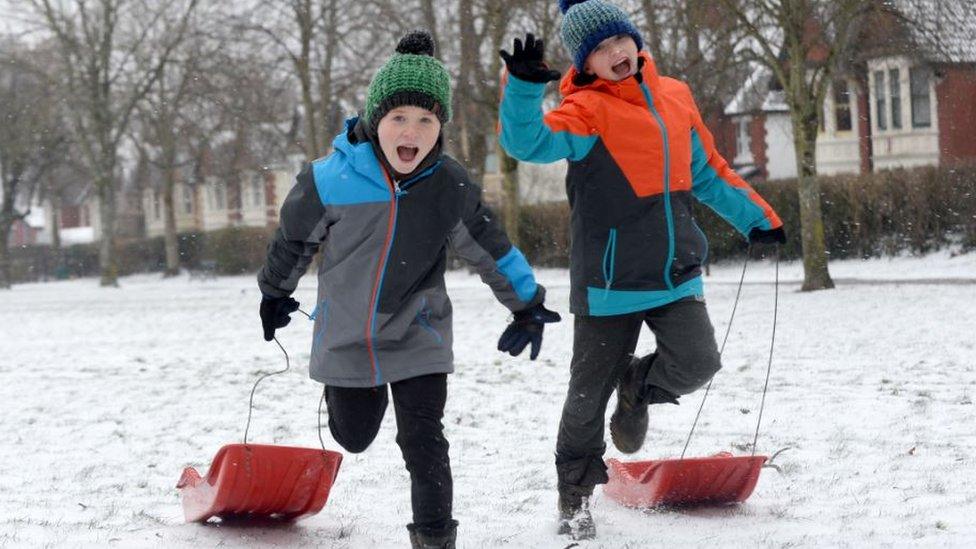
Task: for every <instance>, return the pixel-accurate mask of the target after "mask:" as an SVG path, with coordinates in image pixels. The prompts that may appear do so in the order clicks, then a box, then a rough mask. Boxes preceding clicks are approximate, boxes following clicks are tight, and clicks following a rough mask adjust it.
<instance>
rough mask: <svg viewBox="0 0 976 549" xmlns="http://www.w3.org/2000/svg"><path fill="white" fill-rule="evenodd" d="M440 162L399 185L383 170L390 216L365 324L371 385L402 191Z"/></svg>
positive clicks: (376, 378)
mask: <svg viewBox="0 0 976 549" xmlns="http://www.w3.org/2000/svg"><path fill="white" fill-rule="evenodd" d="M440 164H441V163H440V161H437V162H436V163H435V164H434V165H433V166H431V167H430V168H428V169H426V170H424V171H423V172H421V173H419V174H417V175H416V176H414V177H412V178H410V179H408V180H407V181H405V182H404V183H403V186H401V185H400V182H399V181H395V180H393V178H391V177H390V174H389V173H387V171H386V170H385V169H384V170H383V176H384V177H385V178H386V183H387V185H388V186H389V188H390V191H391V193H390V215H389V217H388V225H387V228H386V238H385V239H384V241H383V250H382V252H381V254H382V256H381V257H382V259H381V260H380V262H379V264H378V265H377V266H376V276H375V279H374V281H373V291H372V294H371V295H370V298H369V308H370V313H369V320H368V321H367V322H366V353H367V355H368V356H369V365H370V368H371V369H372V373H373V383H375V384H376V385H380V380H381V376H380V366H379V362H378V361H377V359H376V349H375V348H374V347H373V337H374V336H375V334H376V309H377V307H378V306H379V300H380V290H381V289H382V288H383V274H384V272H385V271H386V263H387V261H389V259H390V251H391V250H392V249H393V232H394V229H395V227H396V220H397V213H398V212H399V209H400V208H399V205H400V197H401V196H403V195H405V194H407V191H405V190H403V187H405V186H407V185H409V184H411V183H413V182H415V181H417V180H418V179H420V178H422V177H426V176H428V175H430V174H431V173H433V172H434V170H436V169H437V167H438V166H440Z"/></svg>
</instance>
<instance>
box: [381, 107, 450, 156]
mask: <svg viewBox="0 0 976 549" xmlns="http://www.w3.org/2000/svg"><path fill="white" fill-rule="evenodd" d="M376 133H377V135H378V137H379V140H380V148H381V149H383V155H384V156H386V160H387V161H388V162H389V163H390V166H392V167H393V169H394V170H396V171H397V172H398V173H410V172H412V171H413V170H414V169H416V168H417V166H419V165H420V162H421V161H422V160H423V159H424V158H426V157H427V154H428V153H430V151H431V149H433V148H434V145H435V144H437V136H439V135H440V133H441V121H440V120H439V119H438V118H437V115H436V114H434V113H432V112H430V111H428V110H427V109H422V108H420V107H413V106H405V107H397V108H395V109H392V110H390V112H388V113H386V116H384V117H383V118H381V119H380V123H379V125H378V126H377V128H376Z"/></svg>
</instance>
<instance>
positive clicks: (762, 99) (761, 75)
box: [725, 65, 789, 116]
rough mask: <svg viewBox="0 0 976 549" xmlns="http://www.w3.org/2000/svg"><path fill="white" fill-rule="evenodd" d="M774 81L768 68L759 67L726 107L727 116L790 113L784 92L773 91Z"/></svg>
mask: <svg viewBox="0 0 976 549" xmlns="http://www.w3.org/2000/svg"><path fill="white" fill-rule="evenodd" d="M772 79H773V75H772V72H770V70H769V68H768V67H766V66H765V65H760V66H758V67H757V68H756V70H754V71H752V74H750V75H749V78H747V79H746V81H745V83H743V84H742V86H741V87H740V88H739V91H737V92H736V94H735V97H733V98H732V100H731V101H729V102H728V104H726V105H725V114H726V115H728V116H735V115H737V114H749V113H755V112H766V113H769V112H787V111H789V108H788V107H787V106H786V100H785V98H784V96H783V92H782V90H774V89H771V88H772V86H771V83H772Z"/></svg>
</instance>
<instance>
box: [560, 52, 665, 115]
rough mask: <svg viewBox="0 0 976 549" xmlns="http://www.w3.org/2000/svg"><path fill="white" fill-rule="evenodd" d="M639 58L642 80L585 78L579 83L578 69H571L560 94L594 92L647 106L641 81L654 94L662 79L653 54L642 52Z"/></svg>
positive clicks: (632, 78)
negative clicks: (583, 91) (613, 80)
mask: <svg viewBox="0 0 976 549" xmlns="http://www.w3.org/2000/svg"><path fill="white" fill-rule="evenodd" d="M637 57H638V60H637V63H638V65H639V67H640V68H639V70H638V72H639V75H640V79H638V78H637V76H638V75H637V74H635V75H634V76H632V77H629V78H627V79H624V80H620V81H618V82H612V81H610V80H604V79H603V78H596V79H594V80H592V81H588V82H587V81H586V79H585V78H584V79H581V80H582V81H578V80H577V76H578V75H579V71H578V70H576V67H571V68H570V69H569V71H567V72H566V74H565V75H564V76H563V78H562V81H560V83H559V92H560V93H561V94H562V95H563V97H566V96H568V95H570V94H572V93H576V92H578V91H582V90H592V91H598V92H601V93H606V94H610V95H612V96H614V97H619V98H620V99H623V100H624V101H627V102H628V103H633V104H635V105H646V101H645V99H644V92H643V91H641V82H640V81H639V80H643V82H644V83H646V84H647V87H648V88H650V90H651V92H652V93H653V92H654V91H656V90H657V89H658V87H659V86H660V83H661V77H660V75H659V74H658V72H657V66H655V65H654V58H652V57H651V54H649V53H647V52H646V51H642V52H639V53H638V54H637Z"/></svg>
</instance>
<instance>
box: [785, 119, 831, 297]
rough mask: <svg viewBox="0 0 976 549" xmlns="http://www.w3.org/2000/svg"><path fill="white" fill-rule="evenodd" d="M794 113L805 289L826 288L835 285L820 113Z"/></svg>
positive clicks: (794, 144)
mask: <svg viewBox="0 0 976 549" xmlns="http://www.w3.org/2000/svg"><path fill="white" fill-rule="evenodd" d="M810 110H812V111H813V113H814V114H813V115H812V116H806V117H801V116H794V117H793V127H794V128H796V131H795V132H794V134H793V135H794V138H793V147H794V149H795V151H796V158H797V160H798V164H799V165H798V166H797V168H798V172H799V178H798V179H799V184H798V187H797V190H798V192H799V195H800V238H801V242H802V244H803V286H802V288H801V289H802V290H803V291H805V292H807V291H812V290H826V289H830V288H833V287H834V281H833V280H831V278H830V272H829V271H828V270H827V246H826V240H825V238H824V223H823V215H822V213H821V208H820V182H819V180H818V179H817V126H818V121H817V116H816V114H815V113H816V110H815V108H813V109H810Z"/></svg>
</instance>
